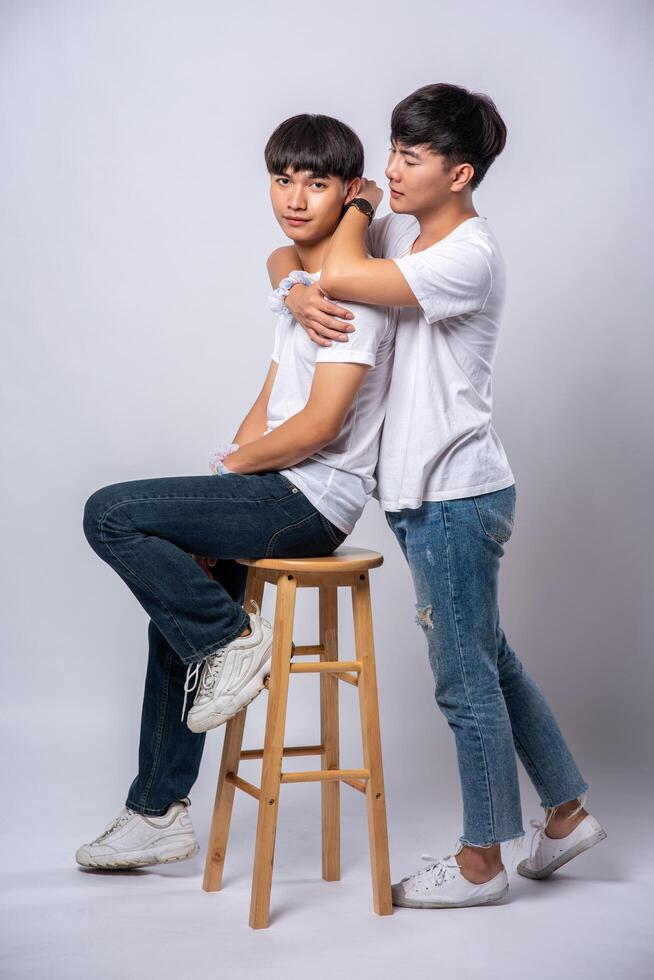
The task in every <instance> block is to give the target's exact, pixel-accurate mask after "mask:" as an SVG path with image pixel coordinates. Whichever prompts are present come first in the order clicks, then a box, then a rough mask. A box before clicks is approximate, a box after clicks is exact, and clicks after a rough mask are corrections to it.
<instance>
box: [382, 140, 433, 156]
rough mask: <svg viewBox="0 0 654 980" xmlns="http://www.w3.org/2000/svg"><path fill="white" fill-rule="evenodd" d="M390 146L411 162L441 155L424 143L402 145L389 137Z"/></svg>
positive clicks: (399, 141) (400, 141)
mask: <svg viewBox="0 0 654 980" xmlns="http://www.w3.org/2000/svg"><path fill="white" fill-rule="evenodd" d="M391 145H392V146H393V147H395V149H396V150H397V151H398V153H402V154H404V156H407V157H411V159H412V160H413V159H415V160H425V159H427V158H428V157H438V156H440V155H441V154H440V153H438V151H437V150H432V148H431V147H430V146H428V145H427V144H426V143H420V144H413V145H411V144H409V143H403V142H402V140H394V139H393V138H392V137H391Z"/></svg>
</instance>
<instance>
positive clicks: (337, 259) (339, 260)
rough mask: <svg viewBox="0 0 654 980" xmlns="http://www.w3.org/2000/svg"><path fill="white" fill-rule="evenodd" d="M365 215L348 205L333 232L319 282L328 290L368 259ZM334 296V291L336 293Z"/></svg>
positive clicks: (330, 291) (353, 274)
mask: <svg viewBox="0 0 654 980" xmlns="http://www.w3.org/2000/svg"><path fill="white" fill-rule="evenodd" d="M368 225H369V222H368V218H367V216H366V215H365V214H362V213H361V212H360V211H358V210H357V208H348V209H347V211H346V212H345V214H344V215H343V217H342V219H341V221H340V222H339V224H338V226H337V228H336V231H335V232H334V234H333V235H332V239H331V242H330V244H329V248H328V249H327V254H326V256H325V258H324V261H323V264H322V272H321V275H320V281H321V284H322V285H323V287H324V288H325V291H326V292H327V293H330V294H331V293H332V289H330V288H329V286H332V288H333V287H334V286H336V285H338V282H339V280H340V279H341V278H342V277H343V276H344V275H345V274H347V275H348V276H356V275H357V272H358V271H359V270H360V269H361V267H362V265H365V263H366V262H369V261H370V259H369V258H368V254H367V252H366V232H367V230H368ZM336 295H337V293H336Z"/></svg>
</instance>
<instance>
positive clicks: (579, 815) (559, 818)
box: [545, 800, 588, 839]
mask: <svg viewBox="0 0 654 980" xmlns="http://www.w3.org/2000/svg"><path fill="white" fill-rule="evenodd" d="M587 816H588V810H586V809H585V808H584V807H581V808H580V807H579V803H578V801H577V800H571V801H570V802H569V803H562V804H561V805H560V806H558V807H553V808H552V811H551V816H549V818H547V817H546V823H547V826H546V827H545V835H546V836H547V837H552V838H554V839H557V838H561V837H567V836H568V834H570V833H572V831H573V830H574V829H575V827H576V826H577V825H578V824H580V823H581V821H582V820H584V819H585V818H586V817H587Z"/></svg>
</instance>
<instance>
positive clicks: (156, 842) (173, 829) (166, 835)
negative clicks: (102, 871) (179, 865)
mask: <svg viewBox="0 0 654 980" xmlns="http://www.w3.org/2000/svg"><path fill="white" fill-rule="evenodd" d="M190 805H191V801H190V799H189V798H188V796H185V797H184V799H183V800H177V801H176V802H175V803H171V804H170V806H169V807H168V809H167V810H166V812H165V813H164V814H163V816H159V817H151V816H148V815H146V814H144V813H136V812H135V811H134V810H130V808H129V807H127V806H126V807H123V809H122V810H121V812H120V813H119V814H118V816H117V817H115V818H114V819H113V820H112V821H111V822H110V823H108V824H107V826H106V827H105V829H104V830H103V831H102V833H101V834H100V836H99V837H96V839H95V840H94V841H91V843H90V844H83V845H82V846H81V847H80V848H78V850H77V852H76V854H75V860H76V861H77V863H78V864H81V865H82V867H84V868H106V869H109V868H143V867H147V866H148V865H151V864H167V863H168V862H169V861H183V860H184V859H185V858H190V857H193V855H194V854H197V853H198V851H199V850H200V845H199V844H198V842H197V840H196V837H195V832H194V830H193V825H192V824H191V818H190V817H189V815H188V808H189V807H190Z"/></svg>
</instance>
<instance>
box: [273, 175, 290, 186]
mask: <svg viewBox="0 0 654 980" xmlns="http://www.w3.org/2000/svg"><path fill="white" fill-rule="evenodd" d="M284 181H286V183H284ZM276 182H277V183H278V184H281V185H282V187H286V184H288V177H277V178H276Z"/></svg>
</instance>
